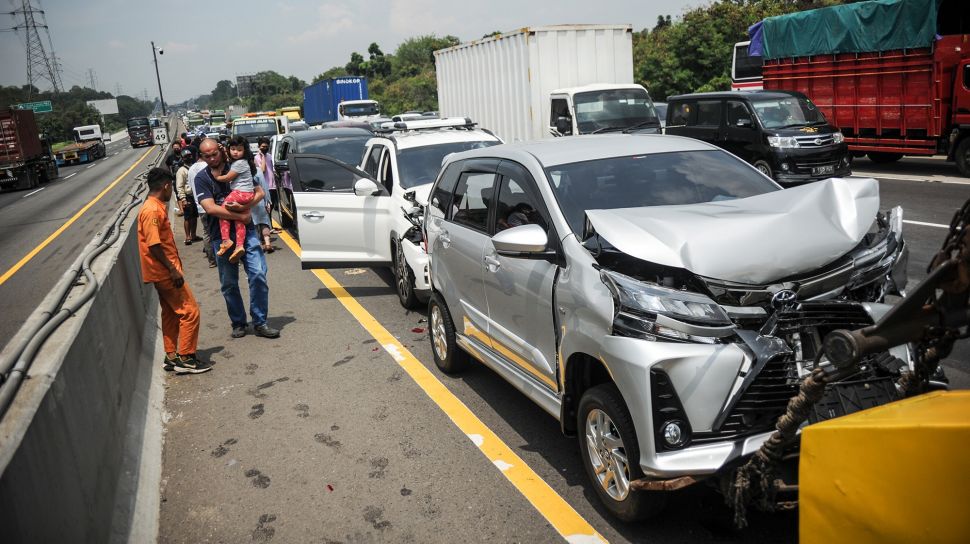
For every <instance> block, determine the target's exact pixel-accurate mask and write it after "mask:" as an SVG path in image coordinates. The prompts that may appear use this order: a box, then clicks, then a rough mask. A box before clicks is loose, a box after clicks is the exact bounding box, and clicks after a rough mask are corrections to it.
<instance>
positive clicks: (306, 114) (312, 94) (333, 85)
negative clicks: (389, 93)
mask: <svg viewBox="0 0 970 544" xmlns="http://www.w3.org/2000/svg"><path fill="white" fill-rule="evenodd" d="M358 100H367V101H368V102H369V103H371V104H373V107H374V108H378V112H379V111H380V110H379V106H378V104H377V102H376V101H374V100H368V95H367V78H366V77H358V76H343V77H336V78H332V79H324V80H322V81H318V82H316V83H314V84H313V85H309V86H307V87H306V88H304V89H303V120H304V121H306V122H307V124H308V125H319V124H321V123H326V122H327V121H338V120H340V119H342V118H343V117H341V113H340V105H341V103H342V102H352V101H358ZM349 118H354V117H349Z"/></svg>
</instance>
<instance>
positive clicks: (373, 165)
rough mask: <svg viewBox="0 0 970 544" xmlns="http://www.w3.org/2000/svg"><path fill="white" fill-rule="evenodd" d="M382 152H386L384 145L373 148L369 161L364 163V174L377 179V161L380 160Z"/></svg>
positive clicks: (369, 154)
mask: <svg viewBox="0 0 970 544" xmlns="http://www.w3.org/2000/svg"><path fill="white" fill-rule="evenodd" d="M382 151H384V146H383V145H375V146H373V147H371V149H370V153H368V155H367V161H366V162H364V172H367V173H368V174H370V175H371V177H372V178H374V179H377V167H378V165H379V163H378V162H377V161H379V160H380V158H381V152H382Z"/></svg>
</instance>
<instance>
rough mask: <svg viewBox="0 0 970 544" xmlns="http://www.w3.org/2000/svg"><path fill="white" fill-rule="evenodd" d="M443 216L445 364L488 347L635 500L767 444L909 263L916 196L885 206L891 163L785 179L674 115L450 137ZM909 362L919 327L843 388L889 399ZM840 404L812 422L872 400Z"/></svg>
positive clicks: (660, 494)
mask: <svg viewBox="0 0 970 544" xmlns="http://www.w3.org/2000/svg"><path fill="white" fill-rule="evenodd" d="M424 228H425V231H426V233H425V239H426V240H427V244H428V251H429V253H430V255H431V283H432V288H433V290H432V298H431V301H430V303H429V322H430V329H431V330H430V337H431V344H432V348H433V352H434V359H435V363H436V364H437V366H438V368H439V369H440V370H441V371H443V372H445V373H454V372H459V371H460V370H461V369H462V368H463V366H464V365H466V364H467V362H468V359H469V356H471V357H472V358H474V359H476V360H478V361H480V362H482V363H484V364H485V365H487V366H488V367H490V368H492V369H493V370H494V371H495V372H497V373H498V374H500V375H501V376H502V377H503V378H504V379H506V380H507V381H508V382H509V383H510V384H512V385H513V386H514V387H515V388H517V389H519V390H520V391H521V392H522V393H524V394H525V395H527V396H528V397H530V398H531V399H532V400H533V401H535V402H536V403H537V404H538V405H539V406H540V407H541V408H542V409H544V410H545V411H546V412H548V413H550V414H552V415H553V416H554V417H556V418H557V419H558V420H559V421H560V424H561V426H562V430H563V432H564V433H566V434H567V435H572V436H576V437H577V438H578V442H579V449H580V452H581V456H582V460H583V463H584V465H585V468H586V472H587V474H588V476H589V478H590V480H591V482H592V484H593V487H594V488H595V490H596V493H597V494H598V496H599V497H600V498H601V499H602V501H603V503H604V504H605V505H606V507H607V508H608V509H609V510H610V511H611V512H612V513H613V514H614V515H616V516H617V517H619V518H620V519H623V520H637V519H643V518H645V517H648V516H650V515H651V514H655V513H657V512H659V510H660V509H661V507H662V506H663V504H664V501H665V498H666V494H665V492H664V491H660V490H669V489H675V488H678V487H683V486H685V485H689V484H693V483H695V482H698V481H701V480H705V479H709V480H710V481H712V482H716V481H717V478H718V477H719V476H722V475H724V474H726V473H727V472H728V471H729V470H730V469H731V468H732V467H734V466H736V464H737V463H738V462H739V461H741V460H743V459H744V458H745V457H747V456H749V455H751V454H752V453H753V452H754V451H755V450H756V449H757V448H758V447H759V446H760V445H761V444H762V442H764V440H765V439H766V438H767V437H768V436H769V434H770V432H771V430H772V427H773V425H774V423H775V421H776V420H777V418H778V416H779V415H781V414H782V413H783V412H784V409H785V406H786V403H787V402H788V399H789V398H790V397H792V396H793V395H795V393H796V392H797V388H798V384H799V381H800V379H801V378H802V377H804V376H805V375H807V373H808V372H810V371H811V370H812V367H813V364H814V363H815V359H816V354H817V353H819V350H820V340H821V338H823V337H824V336H825V334H826V333H827V332H828V331H829V330H831V329H834V328H849V329H851V328H858V327H862V326H864V325H868V324H871V323H873V320H874V319H877V318H878V317H879V316H880V315H882V313H884V312H885V310H886V308H888V307H887V306H885V305H883V304H880V302H882V301H883V298H884V297H885V296H886V295H887V294H889V293H898V292H899V291H900V289H902V288H903V287H904V286H905V284H906V277H905V270H906V261H907V254H908V252H907V249H906V245H905V242H904V241H903V238H902V216H901V210H900V209H898V208H897V209H894V210H892V211H890V212H886V213H883V212H880V211H879V192H878V185H877V182H876V181H875V180H872V179H830V180H826V181H823V182H819V183H815V184H810V185H805V186H801V187H797V188H794V189H788V190H781V188H780V187H779V186H778V185H777V184H776V183H775V182H774V181H772V180H771V179H769V178H768V177H766V176H764V175H763V174H761V173H760V172H758V171H757V170H756V169H754V168H753V167H751V166H750V165H748V164H747V163H745V162H743V161H742V160H740V159H738V158H737V157H735V156H733V155H731V154H729V153H727V152H725V151H723V150H721V149H719V148H717V147H715V146H713V145H710V144H707V143H704V142H701V141H698V140H692V139H687V138H680V137H674V136H653V135H598V136H590V137H586V136H578V137H574V138H562V139H555V140H543V141H536V142H527V143H516V144H506V145H498V146H494V147H490V148H487V149H480V150H475V151H468V152H463V153H458V154H454V155H451V156H449V157H447V158H446V159H445V161H444V164H443V167H442V171H441V173H440V174H439V176H438V179H437V180H436V182H435V185H434V187H433V189H432V192H431V195H430V199H429V204H428V207H427V210H426V214H425V223H424ZM880 358H881V359H880ZM877 359H878V360H877ZM890 360H891V361H894V362H895V363H893V364H889V363H886V361H890ZM906 367H911V362H910V359H909V354H908V350H907V349H906V347H902V348H899V349H895V350H894V351H893V352H892V354H891V356H890V354H889V353H884V354H880V355H879V357H877V358H873V360H872V361H869V364H866V365H865V366H864V370H862V371H860V373H859V374H858V375H856V376H854V377H853V378H852V379H851V381H847V382H845V383H840V384H838V385H837V387H833V391H832V392H830V393H827V395H829V394H831V395H842V396H846V395H848V396H852V395H855V396H854V397H853V398H858V399H862V400H860V402H859V404H858V406H857V407H856V408H858V407H859V406H862V407H866V406H871V405H876V404H882V403H885V402H888V401H890V400H893V399H895V398H896V389H895V387H894V385H893V384H894V380H895V379H896V378H897V377H898V376H899V373H900V370H901V369H903V368H906ZM861 392H864V393H865V394H858V393H861ZM829 400H832V399H829ZM821 404H822V405H823V406H825V407H826V408H825V410H819V411H818V412H817V413H816V414H814V415H813V416H812V418H811V421H813V422H815V421H819V420H822V419H828V418H832V417H838V416H840V415H844V414H845V413H848V412H849V411H852V410H853V408H847V407H846V406H848V403H840V402H838V398H835V399H834V400H832V401H831V402H825V399H823V402H822V403H821Z"/></svg>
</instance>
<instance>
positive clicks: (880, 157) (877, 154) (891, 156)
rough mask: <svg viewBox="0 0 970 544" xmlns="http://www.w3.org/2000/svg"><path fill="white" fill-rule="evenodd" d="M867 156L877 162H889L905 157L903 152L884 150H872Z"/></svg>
mask: <svg viewBox="0 0 970 544" xmlns="http://www.w3.org/2000/svg"><path fill="white" fill-rule="evenodd" d="M866 156H867V157H869V160H870V161H872V162H874V163H876V164H889V163H891V162H896V161H898V160H899V159H901V158H903V154H902V153H886V152H883V151H870V152H869V153H867V154H866Z"/></svg>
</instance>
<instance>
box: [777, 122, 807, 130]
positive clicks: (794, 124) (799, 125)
mask: <svg viewBox="0 0 970 544" xmlns="http://www.w3.org/2000/svg"><path fill="white" fill-rule="evenodd" d="M807 124H808V123H792V124H790V125H782V126H780V127H772V128H774V129H782V128H795V127H804V126H806V125H807Z"/></svg>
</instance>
